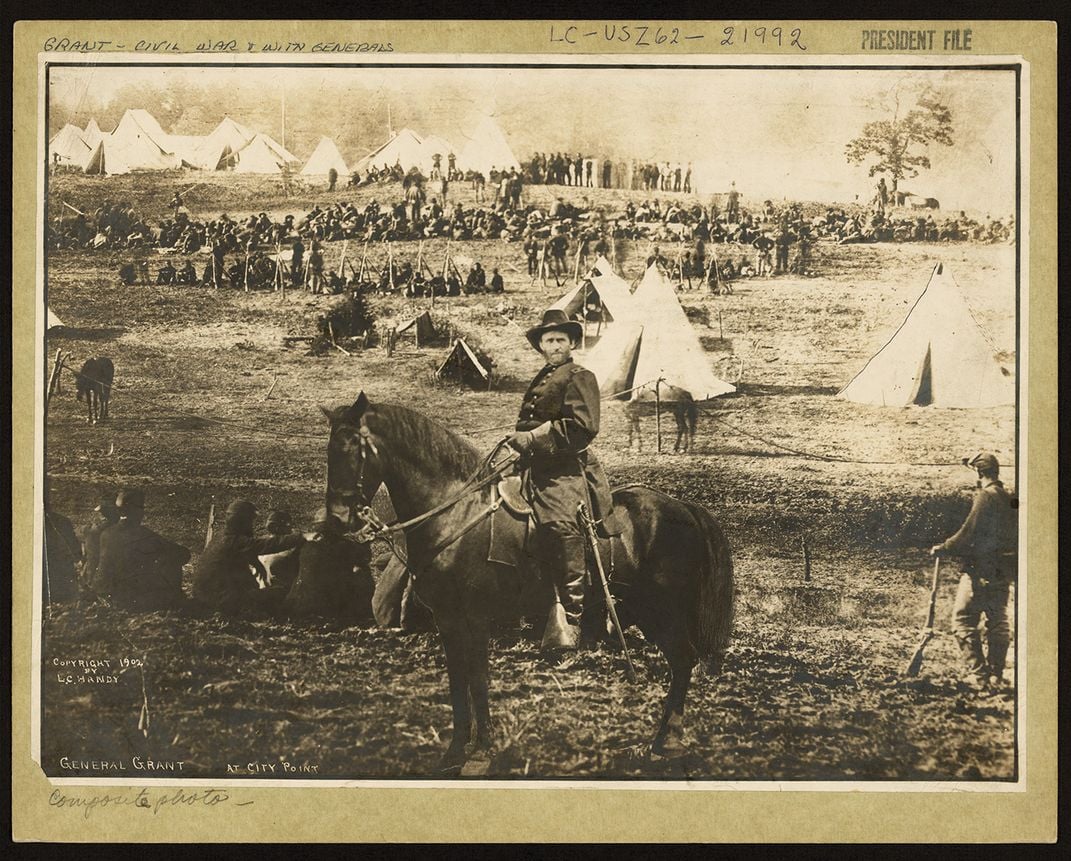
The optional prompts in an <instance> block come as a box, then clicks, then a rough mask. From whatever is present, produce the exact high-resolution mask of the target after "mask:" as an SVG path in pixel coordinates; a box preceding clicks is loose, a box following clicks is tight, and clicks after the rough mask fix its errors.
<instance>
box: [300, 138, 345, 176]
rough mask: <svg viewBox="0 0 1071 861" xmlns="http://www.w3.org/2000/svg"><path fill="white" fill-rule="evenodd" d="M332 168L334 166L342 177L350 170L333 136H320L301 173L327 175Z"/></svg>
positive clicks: (303, 174) (304, 174)
mask: <svg viewBox="0 0 1071 861" xmlns="http://www.w3.org/2000/svg"><path fill="white" fill-rule="evenodd" d="M331 168H334V169H335V170H336V171H337V172H338V175H339V176H340V177H344V176H347V175H348V174H349V172H350V169H349V168H348V167H346V162H345V160H344V159H343V158H342V153H340V152H339V151H338V147H337V146H335V142H334V141H333V140H331V138H320V142H319V143H318V144H316V149H314V150H313V151H312V155H310V156H309V159H308V161H306V162H305V167H303V168H302V169H301V174H302V176H327V174H328V172H329V171H330V170H331Z"/></svg>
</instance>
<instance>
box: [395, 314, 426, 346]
mask: <svg viewBox="0 0 1071 861" xmlns="http://www.w3.org/2000/svg"><path fill="white" fill-rule="evenodd" d="M394 334H395V336H400V335H404V334H408V335H412V336H413V338H414V340H415V341H416V345H417V346H418V347H419V346H421V345H423V344H429V343H431V342H432V341H433V340H435V323H434V321H432V319H431V314H430V313H429V312H427V311H422V312H421V313H419V314H417V315H416V316H415V317H411V318H410V319H408V320H402V321H401V322H400V323H398V325H397V326H395V327H394Z"/></svg>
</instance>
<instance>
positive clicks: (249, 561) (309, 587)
mask: <svg viewBox="0 0 1071 861" xmlns="http://www.w3.org/2000/svg"><path fill="white" fill-rule="evenodd" d="M94 512H95V518H94V520H93V522H92V523H90V524H88V525H87V526H86V527H85V528H84V529H83V530H82V532H81V537H79V536H78V534H77V533H76V531H75V529H74V526H73V524H72V523H71V521H70V520H69V519H68V518H67V517H65V516H64V515H62V514H60V513H59V512H57V511H55V510H54V509H53V508H52V506H51V500H50V498H49V494H48V493H47V492H46V495H45V554H46V557H47V562H48V569H47V570H48V577H47V581H46V590H45V597H46V600H47V601H48V602H49V603H50V604H62V603H70V602H76V601H82V602H93V601H100V602H103V603H106V604H108V605H110V606H112V607H115V608H117V609H120V610H126V611H130V612H156V611H166V610H180V609H183V608H187V609H190V608H193V609H201V610H203V611H214V612H218V613H222V614H224V615H229V616H249V617H261V618H263V617H266V616H275V617H278V618H288V619H310V618H326V619H334V620H338V621H342V622H344V623H347V624H360V625H368V624H371V623H372V595H373V592H374V590H375V583H374V581H373V579H372V575H371V569H370V564H371V551H370V550H369V546H368V544H367V543H366V542H363V541H358V540H356V539H355V538H354V537H352V536H349V535H346V534H345V528H344V525H343V524H342V522H341V521H340V520H339V519H338V518H337V517H335V516H334V515H332V514H331V513H329V512H328V511H327V510H326V509H320V510H319V511H317V513H316V514H315V515H314V516H313V518H312V522H311V524H310V528H309V531H308V532H304V533H303V532H299V531H297V530H296V529H295V528H294V526H293V523H292V520H291V517H290V515H289V514H287V513H286V512H282V511H273V512H271V513H270V514H269V516H268V518H267V520H266V522H265V524H264V528H263V530H262V531H261V532H260V533H259V534H258V533H257V532H256V530H255V528H254V527H255V520H256V514H257V508H256V506H255V505H254V504H253V503H251V502H249V501H248V500H244V499H238V500H235V501H234V502H233V503H231V505H230V506H228V508H227V512H226V515H225V517H224V522H223V524H222V526H221V527H220V528H218V529H216V530H214V531H213V534H212V538H211V540H210V541H209V542H208V544H207V546H206V547H205V549H204V551H203V552H202V553H201V555H200V557H199V558H198V559H197V561H196V563H195V565H194V568H193V577H192V590H191V593H192V594H191V596H190V597H187V595H186V592H185V591H184V589H183V582H182V581H183V567H184V566H185V565H186V564H187V563H188V562H189V561H190V558H191V553H190V550H189V548H187V547H184V546H183V545H181V544H179V543H177V542H175V541H172V540H171V539H169V538H165V537H164V536H162V535H160V534H159V533H157V532H156V531H154V530H152V529H150V528H149V527H148V526H146V525H145V523H144V522H143V521H144V518H145V494H144V492H143V491H141V490H140V489H137V488H131V489H125V490H122V491H120V492H119V493H118V495H116V494H114V493H111V492H105V493H104V494H103V495H102V496H101V498H100V503H99V504H98V505H97V507H96V508H95V509H94Z"/></svg>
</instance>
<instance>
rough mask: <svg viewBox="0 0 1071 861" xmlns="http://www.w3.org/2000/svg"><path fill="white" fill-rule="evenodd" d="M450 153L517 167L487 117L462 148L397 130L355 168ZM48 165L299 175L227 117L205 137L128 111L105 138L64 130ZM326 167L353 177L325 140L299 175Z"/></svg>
mask: <svg viewBox="0 0 1071 861" xmlns="http://www.w3.org/2000/svg"><path fill="white" fill-rule="evenodd" d="M451 155H453V156H455V161H456V166H457V167H458V168H460V169H462V170H478V171H480V172H481V173H484V174H485V175H486V174H487V173H488V171H490V170H491V169H492V168H497V169H499V170H509V169H510V168H513V169H515V170H520V162H518V161H517V158H516V156H514V154H513V151H512V150H511V149H510V146H509V144H508V142H507V141H506V137H505V135H504V134H503V133H502V130H501V128H499V126H498V124H497V123H496V122H495V121H494V120H493V119H492V118H490V117H485V118H484V119H483V120H482V121H481V122H480V123H479V124H478V125H477V127H476V128H475V130H474V131H473V133H472V135H470V136H469V138H468V139H467V141H466V142H465V145H464V146H463V147H461V149H460V151H455V148H454V147H453V146H452V145H451V144H450V143H449V142H448V141H446V140H444V139H443V138H441V137H437V136H435V135H431V136H428V137H421V136H420V135H419V134H417V133H416V132H414V131H413V130H412V129H403V130H402V131H400V132H398V133H396V134H394V135H392V136H391V137H390V139H389V140H387V141H386V142H385V143H384V144H383V145H382V146H379V147H377V148H376V149H375V150H373V151H372V152H371V153H369V154H368V155H366V156H365V157H364V158H362V159H360V160H359V161H357V162H356V164H355V165H354V166H353V169H355V170H358V171H361V172H365V171H367V170H370V169H371V168H382V167H387V168H393V167H394V166H395V165H400V166H401V167H402V169H403V170H405V171H409V170H410V169H412V168H417V169H419V170H420V171H421V172H422V173H424V174H425V175H427V174H428V173H429V172H430V171H431V168H432V166H433V163H434V161H435V156H439V157H440V159H441V163H442V166H443V169H444V170H445V168H446V167H447V164H448V160H449V158H450V156H451ZM48 163H49V164H50V165H54V166H59V167H66V168H74V169H78V170H82V171H84V172H85V173H93V174H123V173H131V172H134V171H151V170H177V169H180V168H194V169H199V170H227V169H230V170H234V171H235V172H236V173H256V174H278V173H282V172H283V171H284V170H285V169H293V170H297V167H298V165H300V164H301V160H300V159H298V158H297V157H296V156H295V155H294V154H293V153H291V152H289V151H288V150H287V149H286V148H285V147H284V146H283V145H282V144H280V143H279V142H278V141H276V140H275V139H274V138H272V137H271V136H270V135H266V134H263V133H261V132H256V131H253V130H252V129H250V128H247V127H246V126H243V125H241V124H240V123H238V122H235V121H234V120H232V119H231V118H230V117H224V119H223V120H222V121H221V122H220V124H219V125H218V126H216V128H215V129H213V130H212V131H211V132H210V133H209V134H207V135H173V134H168V133H167V132H165V131H164V130H163V128H162V127H161V126H160V124H159V122H157V120H156V118H155V117H153V115H152V114H150V113H149V112H148V111H145V110H141V109H131V110H128V111H126V112H125V113H124V114H123V117H122V119H121V120H120V121H119V124H118V125H117V126H116V127H115V130H114V131H112V132H111V133H104V132H102V131H101V130H100V127H99V126H98V125H97V122H96V120H93V119H91V120H90V121H89V124H88V125H87V126H86V127H85V129H80V128H79V127H78V126H76V125H72V124H68V125H65V126H64V127H63V128H62V129H60V131H59V132H58V133H57V134H56V136H55V137H53V138H52V140H50V141H49V142H48ZM331 170H334V171H336V173H337V174H338V175H339V176H340V177H344V176H347V175H349V173H350V172H351V168H350V167H349V166H348V165H347V164H346V161H345V159H344V158H343V157H342V154H341V153H340V152H339V149H338V146H336V144H335V142H334V141H333V140H331V139H330V138H327V137H323V138H320V141H319V143H318V144H317V145H316V148H315V149H314V150H313V152H312V154H311V155H310V156H309V158H308V159H307V160H306V161H305V164H304V167H303V168H302V169H301V171H300V173H301V174H302V175H303V176H315V177H322V176H327V175H328V174H329V173H330V171H331Z"/></svg>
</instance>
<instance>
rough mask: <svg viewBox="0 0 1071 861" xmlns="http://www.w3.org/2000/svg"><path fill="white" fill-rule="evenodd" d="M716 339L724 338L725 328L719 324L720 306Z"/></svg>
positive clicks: (719, 316)
mask: <svg viewBox="0 0 1071 861" xmlns="http://www.w3.org/2000/svg"><path fill="white" fill-rule="evenodd" d="M718 340H719V341H724V340H725V330H724V329H723V328H722V325H721V308H719V309H718Z"/></svg>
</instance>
